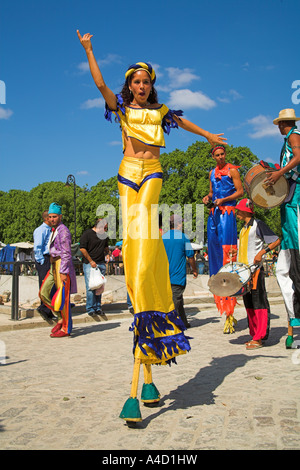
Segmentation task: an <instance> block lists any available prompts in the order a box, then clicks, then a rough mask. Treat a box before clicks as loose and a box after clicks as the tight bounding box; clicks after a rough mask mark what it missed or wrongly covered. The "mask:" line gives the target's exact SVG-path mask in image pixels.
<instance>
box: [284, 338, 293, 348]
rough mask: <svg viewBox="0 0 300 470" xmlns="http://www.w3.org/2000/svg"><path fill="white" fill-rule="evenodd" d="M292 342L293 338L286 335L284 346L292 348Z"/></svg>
mask: <svg viewBox="0 0 300 470" xmlns="http://www.w3.org/2000/svg"><path fill="white" fill-rule="evenodd" d="M293 342H294V338H293V337H292V336H290V335H289V336H288V337H287V339H286V340H285V347H286V349H292V344H293Z"/></svg>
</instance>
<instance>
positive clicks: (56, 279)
mask: <svg viewBox="0 0 300 470" xmlns="http://www.w3.org/2000/svg"><path fill="white" fill-rule="evenodd" d="M60 264H61V260H60V259H58V260H56V261H54V262H52V263H51V267H50V270H49V271H48V274H47V276H46V277H45V279H44V281H43V284H42V286H41V288H40V292H39V296H40V299H41V301H42V302H43V304H45V305H46V307H48V308H50V309H51V310H52V311H53V312H54V313H55V315H56V316H57V317H58V318H59V319H60V320H62V328H61V329H62V331H63V332H64V333H67V334H70V333H71V331H72V316H71V308H70V276H69V275H67V280H66V281H65V282H64V302H63V305H62V306H61V307H62V308H61V310H55V309H54V306H53V304H52V297H53V296H52V292H53V287H55V288H56V291H57V290H58V289H59V288H60V287H62V282H61V279H60V273H59V270H60Z"/></svg>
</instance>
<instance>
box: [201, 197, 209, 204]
mask: <svg viewBox="0 0 300 470" xmlns="http://www.w3.org/2000/svg"><path fill="white" fill-rule="evenodd" d="M209 201H210V198H209V196H204V198H203V199H202V202H203V204H208V203H209Z"/></svg>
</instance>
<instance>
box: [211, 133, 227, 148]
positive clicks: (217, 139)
mask: <svg viewBox="0 0 300 470" xmlns="http://www.w3.org/2000/svg"><path fill="white" fill-rule="evenodd" d="M222 135H224V134H211V133H209V135H208V136H207V141H208V142H209V143H210V145H211V146H212V147H214V146H215V145H216V144H221V145H228V144H227V142H225V141H226V140H227V139H225V137H221V136H222Z"/></svg>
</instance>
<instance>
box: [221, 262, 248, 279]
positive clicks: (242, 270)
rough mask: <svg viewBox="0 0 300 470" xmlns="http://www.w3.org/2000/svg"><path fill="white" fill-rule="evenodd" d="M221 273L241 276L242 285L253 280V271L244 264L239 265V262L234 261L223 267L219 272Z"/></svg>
mask: <svg viewBox="0 0 300 470" xmlns="http://www.w3.org/2000/svg"><path fill="white" fill-rule="evenodd" d="M219 273H236V274H237V275H238V276H239V279H240V282H241V284H243V285H244V284H246V283H247V282H249V281H250V279H251V270H250V268H249V267H248V266H247V265H246V264H244V263H239V262H238V261H233V262H232V263H227V264H224V266H222V268H221V269H220V270H219V271H218V274H219Z"/></svg>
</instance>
